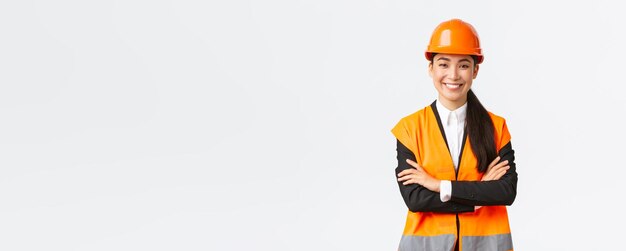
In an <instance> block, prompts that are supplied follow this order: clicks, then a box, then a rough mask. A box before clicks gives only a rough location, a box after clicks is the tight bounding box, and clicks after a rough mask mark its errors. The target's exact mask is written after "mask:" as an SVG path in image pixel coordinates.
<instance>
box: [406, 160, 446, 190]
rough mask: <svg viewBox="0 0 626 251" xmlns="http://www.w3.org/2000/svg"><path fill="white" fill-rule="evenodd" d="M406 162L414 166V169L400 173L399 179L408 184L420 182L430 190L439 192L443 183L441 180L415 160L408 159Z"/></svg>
mask: <svg viewBox="0 0 626 251" xmlns="http://www.w3.org/2000/svg"><path fill="white" fill-rule="evenodd" d="M406 163H409V165H411V166H412V167H414V169H413V168H411V169H406V170H403V171H402V172H400V173H399V174H398V177H399V178H398V181H403V182H402V185H405V186H406V185H409V184H419V185H422V186H424V187H425V188H427V189H428V190H430V191H433V192H437V193H438V192H439V184H440V183H441V181H440V180H438V179H435V178H433V177H432V176H430V175H429V174H428V173H427V172H426V171H424V169H423V168H422V167H421V166H420V165H419V164H417V163H416V162H415V161H412V160H410V159H407V160H406Z"/></svg>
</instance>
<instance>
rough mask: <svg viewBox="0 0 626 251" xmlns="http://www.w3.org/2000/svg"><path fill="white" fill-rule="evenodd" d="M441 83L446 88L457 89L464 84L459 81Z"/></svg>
mask: <svg viewBox="0 0 626 251" xmlns="http://www.w3.org/2000/svg"><path fill="white" fill-rule="evenodd" d="M442 85H443V86H445V87H446V88H447V89H448V90H459V89H461V87H463V85H465V84H461V83H445V82H444V83H442Z"/></svg>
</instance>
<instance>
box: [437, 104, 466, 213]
mask: <svg viewBox="0 0 626 251" xmlns="http://www.w3.org/2000/svg"><path fill="white" fill-rule="evenodd" d="M436 106H437V113H439V118H440V119H441V124H442V125H443V131H444V132H445V134H446V141H447V142H448V149H449V150H450V156H451V157H452V162H453V163H454V169H458V168H459V155H460V154H461V144H463V130H464V129H465V116H466V115H467V102H465V104H463V105H462V106H461V107H459V108H457V109H456V110H454V111H450V110H448V108H446V107H445V106H443V105H442V104H441V103H440V102H439V100H437V102H436ZM439 198H440V199H441V201H442V202H447V201H449V200H450V199H451V198H452V182H450V181H449V180H442V181H441V183H440V184H439Z"/></svg>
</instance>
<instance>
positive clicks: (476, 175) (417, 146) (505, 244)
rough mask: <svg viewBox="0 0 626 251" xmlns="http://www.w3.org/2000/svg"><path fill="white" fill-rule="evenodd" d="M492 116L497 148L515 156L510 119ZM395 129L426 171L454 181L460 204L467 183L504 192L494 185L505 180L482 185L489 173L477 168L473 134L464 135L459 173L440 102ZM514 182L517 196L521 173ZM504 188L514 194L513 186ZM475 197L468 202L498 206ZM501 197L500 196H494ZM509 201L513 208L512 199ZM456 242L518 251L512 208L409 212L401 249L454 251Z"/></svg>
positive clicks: (462, 246) (474, 247) (485, 250)
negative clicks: (511, 222) (510, 215)
mask: <svg viewBox="0 0 626 251" xmlns="http://www.w3.org/2000/svg"><path fill="white" fill-rule="evenodd" d="M489 115H490V117H491V119H492V121H493V124H494V134H495V135H494V136H495V137H494V138H495V141H496V142H495V143H496V149H498V152H499V154H500V156H502V155H501V154H502V151H503V149H502V148H503V147H505V146H507V147H506V148H507V149H509V150H508V151H510V152H512V150H511V149H510V138H511V137H510V134H509V131H508V129H507V126H506V123H505V120H504V119H503V118H501V117H499V116H497V115H494V114H492V113H489ZM391 131H392V133H393V134H394V136H395V137H396V138H397V139H398V141H400V142H401V143H402V144H403V145H404V146H406V147H407V148H408V149H409V150H411V152H413V153H414V154H415V158H416V160H417V163H418V164H419V165H420V166H421V167H423V168H424V170H425V171H426V172H428V173H429V174H430V175H431V176H433V177H434V178H437V179H439V180H451V181H452V183H453V187H452V200H455V189H458V190H459V191H458V192H467V191H465V190H466V189H464V188H463V187H464V186H462V185H463V184H468V185H470V186H469V187H472V186H473V187H476V186H483V187H484V186H487V185H489V184H490V186H489V189H488V190H500V189H496V188H494V187H498V186H496V183H497V182H500V183H502V182H503V181H486V182H480V180H481V178H482V175H483V173H480V172H478V170H477V159H476V157H475V156H474V153H473V151H472V148H471V146H470V142H469V138H467V135H464V137H466V138H465V140H464V144H463V145H462V149H461V156H460V157H459V159H460V161H459V163H458V170H455V168H454V164H453V161H452V157H451V155H450V152H449V150H448V148H447V143H446V140H445V133H444V131H443V127H442V125H441V120H440V118H439V115H438V114H437V111H436V106H435V103H433V104H432V105H430V106H427V107H425V108H423V109H421V110H419V111H417V112H415V113H413V114H411V115H409V116H407V117H404V118H402V119H401V120H400V122H398V124H397V125H396V126H395V127H394V128H393V129H392V130H391ZM490 162H491V161H490ZM513 172H514V170H513ZM457 181H479V182H457ZM479 183H484V184H479ZM513 183H515V184H505V186H507V187H509V186H511V185H512V187H513V188H512V190H513V192H515V189H516V183H517V173H515V182H513ZM455 184H456V185H457V186H455ZM500 185H502V184H500ZM476 190H479V189H476ZM504 190H508V188H507V189H504ZM498 192H499V191H498ZM498 192H496V193H498ZM509 193H510V191H509ZM475 194H476V193H473V192H469V195H468V196H466V197H467V198H464V199H466V202H467V203H474V205H481V204H482V205H492V204H494V203H495V202H493V201H491V202H490V201H488V200H489V199H484V200H483V201H482V202H475V201H471V199H472V198H473V197H475ZM497 196H499V195H494V196H493V197H497ZM476 197H478V196H476ZM483 197H485V196H483ZM486 197H489V196H486ZM513 199H514V195H513ZM506 203H508V204H510V203H512V201H510V202H506ZM455 243H458V245H459V250H465V251H471V250H480V251H491V250H494V251H496V250H497V251H499V250H513V243H512V238H511V230H510V227H509V219H508V215H507V210H506V206H504V205H502V204H500V205H492V206H483V207H481V208H480V209H478V210H476V211H474V212H467V213H436V212H412V211H409V212H408V214H407V218H406V225H405V228H404V233H403V236H402V239H401V241H400V246H399V250H401V251H404V250H445V251H450V250H453V249H454V246H455Z"/></svg>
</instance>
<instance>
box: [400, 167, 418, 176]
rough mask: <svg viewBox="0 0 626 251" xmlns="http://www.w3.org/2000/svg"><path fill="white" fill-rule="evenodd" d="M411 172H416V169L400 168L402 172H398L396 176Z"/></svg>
mask: <svg viewBox="0 0 626 251" xmlns="http://www.w3.org/2000/svg"><path fill="white" fill-rule="evenodd" d="M412 173H417V170H416V169H406V170H402V172H400V173H398V177H402V176H405V175H408V174H412Z"/></svg>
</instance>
